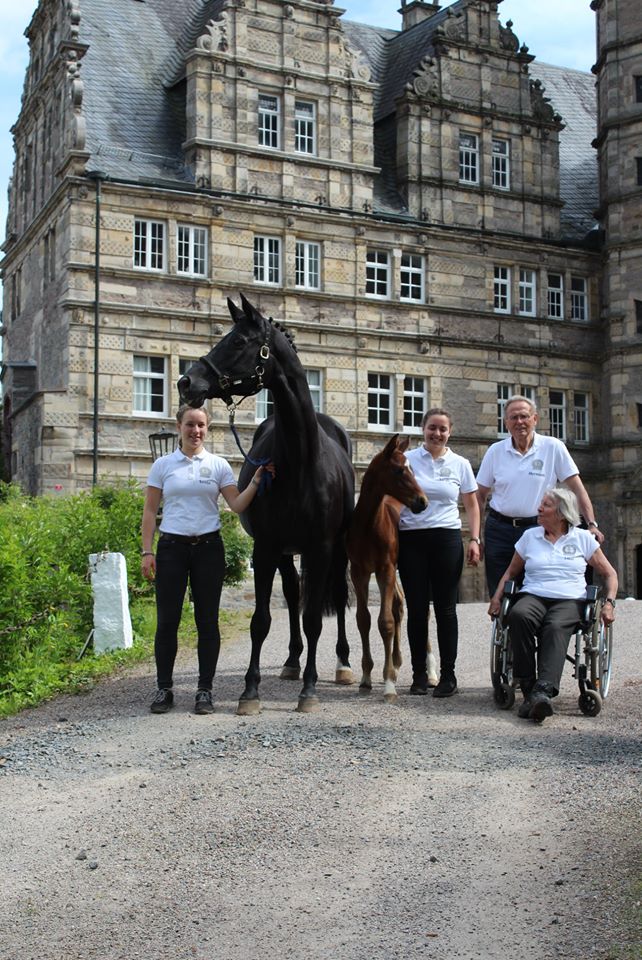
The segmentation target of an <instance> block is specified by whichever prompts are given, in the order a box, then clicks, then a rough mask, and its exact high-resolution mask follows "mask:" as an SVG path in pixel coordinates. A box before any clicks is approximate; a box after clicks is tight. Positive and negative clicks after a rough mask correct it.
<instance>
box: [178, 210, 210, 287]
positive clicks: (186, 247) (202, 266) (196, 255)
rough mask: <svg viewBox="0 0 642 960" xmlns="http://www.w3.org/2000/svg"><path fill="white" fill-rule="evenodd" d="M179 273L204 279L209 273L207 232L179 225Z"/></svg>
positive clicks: (202, 228) (201, 228)
mask: <svg viewBox="0 0 642 960" xmlns="http://www.w3.org/2000/svg"><path fill="white" fill-rule="evenodd" d="M176 246H177V259H176V270H177V272H178V273H184V274H189V275H190V276H192V277H204V276H205V275H206V273H207V230H206V229H205V227H188V226H187V225H186V224H181V223H179V225H178V230H177V233H176Z"/></svg>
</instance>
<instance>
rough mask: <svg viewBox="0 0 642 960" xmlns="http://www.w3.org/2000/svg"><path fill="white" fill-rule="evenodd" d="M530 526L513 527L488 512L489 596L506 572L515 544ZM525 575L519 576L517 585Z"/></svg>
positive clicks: (485, 533)
mask: <svg viewBox="0 0 642 960" xmlns="http://www.w3.org/2000/svg"><path fill="white" fill-rule="evenodd" d="M527 529H528V527H513V526H512V525H511V524H510V523H506V522H505V521H504V520H497V518H496V517H492V516H491V515H490V514H488V516H487V518H486V526H485V529H484V564H485V566H486V584H487V586H488V596H489V597H492V595H493V594H494V593H495V590H497V584H498V583H499V581H500V580H501V578H502V577H503V576H504V574H505V573H506V570H507V568H508V565H509V563H510V562H511V560H512V559H513V554H514V553H515V544H516V543H517V541H518V540H519V539H520V537H521V536H522V535H523V533H524V532H525V531H526V530H527ZM522 580H523V577H521V578H517V586H520V585H521V582H522Z"/></svg>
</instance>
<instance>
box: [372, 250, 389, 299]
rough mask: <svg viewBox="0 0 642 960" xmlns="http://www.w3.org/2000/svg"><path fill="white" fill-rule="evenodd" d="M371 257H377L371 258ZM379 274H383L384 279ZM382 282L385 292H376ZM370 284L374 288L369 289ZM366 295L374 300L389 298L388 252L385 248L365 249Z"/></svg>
mask: <svg viewBox="0 0 642 960" xmlns="http://www.w3.org/2000/svg"><path fill="white" fill-rule="evenodd" d="M372 257H375V258H377V259H376V260H375V259H371V258H372ZM379 258H384V259H383V260H382V259H379ZM381 275H384V276H385V279H384V280H382V279H381ZM382 283H383V285H384V287H385V293H379V292H378V287H380V286H381V285H382ZM370 285H372V286H374V288H375V289H374V290H369V289H368V287H369V286H370ZM366 296H367V297H372V298H373V299H375V300H389V299H390V253H389V252H388V251H387V250H377V249H375V248H370V249H369V250H366Z"/></svg>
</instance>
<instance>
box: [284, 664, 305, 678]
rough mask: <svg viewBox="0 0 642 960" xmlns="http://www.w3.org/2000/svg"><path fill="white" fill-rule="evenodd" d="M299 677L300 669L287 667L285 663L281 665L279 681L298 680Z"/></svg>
mask: <svg viewBox="0 0 642 960" xmlns="http://www.w3.org/2000/svg"><path fill="white" fill-rule="evenodd" d="M300 676H301V667H288V665H287V663H284V664H283V668H282V669H281V680H298V679H299V677H300Z"/></svg>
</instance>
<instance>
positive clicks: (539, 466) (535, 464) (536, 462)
mask: <svg viewBox="0 0 642 960" xmlns="http://www.w3.org/2000/svg"><path fill="white" fill-rule="evenodd" d="M543 466H544V461H543V460H533V470H541V469H542V468H543Z"/></svg>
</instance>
